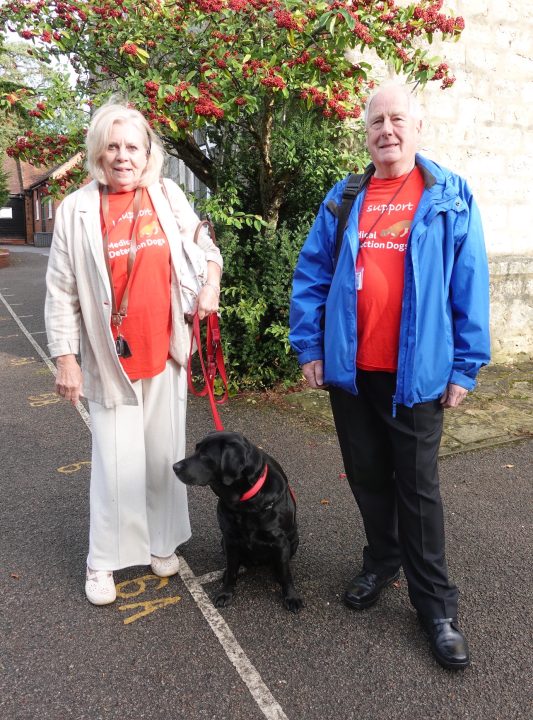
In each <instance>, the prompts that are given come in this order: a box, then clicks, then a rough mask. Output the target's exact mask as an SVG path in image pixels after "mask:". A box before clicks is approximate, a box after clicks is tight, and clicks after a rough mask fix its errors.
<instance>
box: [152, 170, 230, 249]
mask: <svg viewBox="0 0 533 720" xmlns="http://www.w3.org/2000/svg"><path fill="white" fill-rule="evenodd" d="M159 184H160V185H161V190H162V191H163V195H164V196H165V198H166V199H167V202H168V204H169V205H170V209H171V210H172V212H174V210H173V207H172V203H171V201H170V196H169V194H168V190H167V186H166V185H165V181H164V180H163V178H159ZM203 227H206V228H207V229H208V230H209V236H210V237H211V240H212V241H213V242H214V244H215V245H216V244H217V239H216V235H215V226H214V225H213V223H212V222H211V220H208V219H207V218H206V219H205V220H200V222H199V223H198V225H197V226H196V229H195V231H194V237H193V242H195V243H198V238H199V237H200V231H201V230H202V228H203Z"/></svg>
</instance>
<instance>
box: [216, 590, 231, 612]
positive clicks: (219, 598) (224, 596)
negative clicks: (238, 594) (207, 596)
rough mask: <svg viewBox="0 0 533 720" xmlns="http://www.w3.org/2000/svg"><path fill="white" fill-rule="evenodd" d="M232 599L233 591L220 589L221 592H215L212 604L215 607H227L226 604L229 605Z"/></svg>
mask: <svg viewBox="0 0 533 720" xmlns="http://www.w3.org/2000/svg"><path fill="white" fill-rule="evenodd" d="M232 600H233V593H232V592H227V591H225V590H221V592H219V593H217V594H216V595H215V597H214V598H213V604H214V606H215V607H217V608H225V607H228V605H231V601H232Z"/></svg>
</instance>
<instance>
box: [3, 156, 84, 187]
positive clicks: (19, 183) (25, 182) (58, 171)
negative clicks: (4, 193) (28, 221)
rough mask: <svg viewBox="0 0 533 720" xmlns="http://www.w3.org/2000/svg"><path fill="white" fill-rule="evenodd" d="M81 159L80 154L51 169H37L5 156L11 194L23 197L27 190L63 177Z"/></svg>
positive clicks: (5, 170)
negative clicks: (49, 180)
mask: <svg viewBox="0 0 533 720" xmlns="http://www.w3.org/2000/svg"><path fill="white" fill-rule="evenodd" d="M80 157H81V153H78V154H76V155H74V156H73V157H71V158H70V159H69V160H67V161H66V162H64V163H62V164H61V165H54V166H53V167H51V168H50V167H48V168H44V167H40V168H37V167H34V166H33V165H30V163H27V162H24V161H22V160H19V159H16V158H12V157H9V155H4V164H3V167H4V172H5V173H6V175H7V184H8V189H9V194H10V195H22V194H23V193H24V191H25V190H30V189H31V188H34V187H36V186H37V185H40V184H41V183H42V182H43V181H44V180H47V179H48V178H49V177H53V178H58V177H61V175H62V174H63V173H64V172H66V171H67V170H70V168H71V167H72V166H73V165H75V164H76V163H77V162H78V161H79V159H80Z"/></svg>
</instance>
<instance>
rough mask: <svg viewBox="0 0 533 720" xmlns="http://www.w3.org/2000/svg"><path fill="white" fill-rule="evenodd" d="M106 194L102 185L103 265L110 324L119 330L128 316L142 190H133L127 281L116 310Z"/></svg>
mask: <svg viewBox="0 0 533 720" xmlns="http://www.w3.org/2000/svg"><path fill="white" fill-rule="evenodd" d="M108 194H109V190H108V188H107V185H104V186H103V187H102V186H100V202H101V206H102V216H103V219H104V226H105V233H104V234H103V243H104V258H105V264H106V267H107V274H108V275H109V284H110V285H111V301H112V307H111V322H112V323H113V325H114V326H115V327H116V328H119V327H120V325H121V324H122V320H123V319H124V318H125V317H126V316H127V314H128V296H129V290H130V285H131V271H132V270H133V263H134V262H135V255H136V254H137V220H138V218H139V211H140V209H141V198H142V188H140V187H138V188H137V189H136V190H135V196H134V198H133V223H132V228H131V236H130V249H129V253H128V269H127V276H128V280H127V282H126V287H125V289H124V294H123V295H122V301H121V303H120V309H119V308H117V298H116V295H115V287H114V285H113V275H112V273H111V263H110V262H109V228H110V218H109V197H108ZM119 335H120V333H119Z"/></svg>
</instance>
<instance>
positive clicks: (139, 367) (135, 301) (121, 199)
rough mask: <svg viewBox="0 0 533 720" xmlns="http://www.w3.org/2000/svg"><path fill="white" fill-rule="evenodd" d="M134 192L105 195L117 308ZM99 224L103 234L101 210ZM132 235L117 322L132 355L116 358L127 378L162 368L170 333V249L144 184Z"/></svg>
mask: <svg viewBox="0 0 533 720" xmlns="http://www.w3.org/2000/svg"><path fill="white" fill-rule="evenodd" d="M134 195H135V192H134V191H132V192H123V193H110V194H109V195H108V198H109V217H108V222H107V225H108V228H109V237H108V253H109V262H110V265H111V275H112V277H113V286H114V289H115V297H116V301H117V308H120V302H121V300H122V296H123V294H124V290H125V289H126V285H127V282H128V253H129V249H130V239H131V234H132V229H133V200H134ZM101 224H102V233H104V232H105V222H104V218H103V215H102V216H101ZM136 234H137V254H136V256H135V262H134V264H133V269H132V272H131V278H130V289H129V297H128V310H127V316H126V317H125V318H124V320H123V321H122V324H121V326H120V334H121V335H122V336H123V337H124V338H125V340H126V341H127V343H128V345H129V347H130V350H131V353H132V356H131V357H129V358H123V357H120V358H119V359H120V362H121V364H122V367H123V368H124V371H125V373H126V374H127V375H128V377H129V378H130V379H132V380H139V379H143V378H150V377H154V376H155V375H158V374H159V373H160V372H162V371H163V370H164V368H165V364H166V361H167V359H168V356H169V344H170V332H171V310H170V248H169V246H168V240H167V237H166V235H165V233H164V232H163V229H162V228H161V226H160V225H159V222H158V220H157V215H156V213H155V210H154V206H153V205H152V201H151V200H150V196H149V195H148V192H147V190H146V188H143V190H142V198H141V205H140V210H139V219H138V221H137V233H136ZM111 329H112V332H113V337H114V338H115V339H116V337H117V328H116V327H115V326H114V325H113V324H112V325H111Z"/></svg>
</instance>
